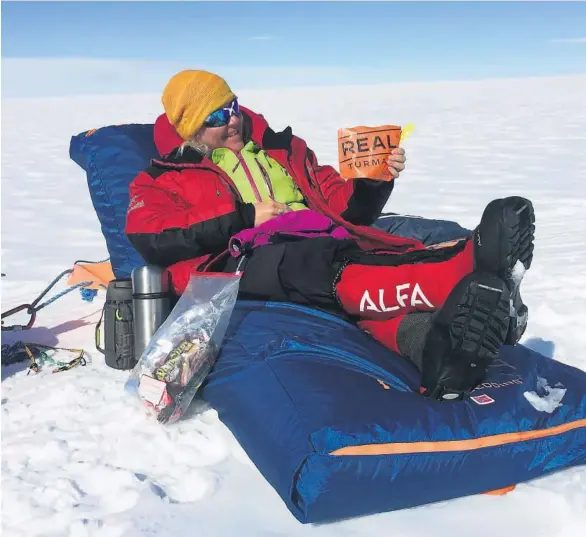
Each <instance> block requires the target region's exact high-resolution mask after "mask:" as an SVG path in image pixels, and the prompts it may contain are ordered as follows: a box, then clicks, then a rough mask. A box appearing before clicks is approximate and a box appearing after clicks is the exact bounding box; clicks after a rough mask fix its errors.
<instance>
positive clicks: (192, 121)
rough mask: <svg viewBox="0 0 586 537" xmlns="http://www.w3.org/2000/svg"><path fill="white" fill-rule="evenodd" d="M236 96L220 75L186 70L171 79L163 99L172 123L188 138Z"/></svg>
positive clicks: (182, 135)
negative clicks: (212, 114)
mask: <svg viewBox="0 0 586 537" xmlns="http://www.w3.org/2000/svg"><path fill="white" fill-rule="evenodd" d="M235 97H236V96H235V95H234V93H232V90H231V89H230V87H229V86H228V84H227V83H226V81H225V80H224V79H223V78H221V77H219V76H218V75H215V74H213V73H209V72H207V71H194V70H186V71H181V72H180V73H177V74H176V75H174V76H173V77H172V78H171V80H169V82H168V83H167V85H166V86H165V89H164V90H163V96H162V98H161V101H162V102H163V107H164V108H165V113H166V114H167V118H168V119H169V121H170V123H171V124H172V125H173V126H174V127H175V130H176V131H177V133H178V134H179V136H181V138H183V139H184V140H187V139H188V138H190V137H192V136H193V135H194V134H195V133H196V132H197V131H198V130H199V129H200V127H201V126H202V125H203V122H204V121H205V119H206V118H207V117H208V116H209V115H210V114H211V113H212V112H214V111H215V110H217V109H218V108H220V107H221V106H222V105H223V104H227V103H228V102H230V101H231V100H232V99H234V98H235Z"/></svg>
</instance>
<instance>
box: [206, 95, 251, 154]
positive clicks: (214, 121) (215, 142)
mask: <svg viewBox="0 0 586 537" xmlns="http://www.w3.org/2000/svg"><path fill="white" fill-rule="evenodd" d="M198 139H199V141H200V142H201V143H203V144H205V145H207V146H208V148H209V149H210V151H213V150H214V149H217V148H219V147H226V148H228V149H231V150H232V151H236V152H238V151H240V150H241V149H242V148H243V147H244V141H243V140H242V115H241V114H240V110H239V108H238V101H237V100H236V99H234V100H233V101H231V102H229V103H226V104H225V105H224V106H222V107H221V108H219V109H218V110H216V111H215V112H213V113H212V114H210V115H209V116H208V118H207V119H206V122H205V123H204V125H203V127H202V128H201V129H200V131H199V136H198Z"/></svg>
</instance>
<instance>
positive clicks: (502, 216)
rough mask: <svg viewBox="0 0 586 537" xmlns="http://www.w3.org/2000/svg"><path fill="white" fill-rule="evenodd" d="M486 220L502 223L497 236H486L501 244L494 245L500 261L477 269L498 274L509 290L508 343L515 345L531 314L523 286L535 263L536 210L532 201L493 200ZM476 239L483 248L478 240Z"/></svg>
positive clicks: (487, 263)
mask: <svg viewBox="0 0 586 537" xmlns="http://www.w3.org/2000/svg"><path fill="white" fill-rule="evenodd" d="M484 219H487V220H491V219H496V221H497V222H498V226H499V229H498V233H497V234H496V236H492V237H491V236H488V237H485V239H486V240H487V241H495V240H496V241H498V244H492V245H490V247H491V248H492V249H493V250H492V251H494V252H498V255H497V257H498V258H497V259H490V260H484V262H482V261H481V262H479V263H477V268H478V269H480V270H484V271H488V272H492V273H494V274H496V275H498V276H499V277H501V278H503V279H504V280H505V282H506V283H507V285H508V287H509V291H510V293H511V303H510V317H511V321H510V326H509V332H508V334H507V338H506V340H505V343H506V344H508V345H512V344H515V343H517V341H519V339H520V338H521V336H522V335H523V332H524V331H525V328H526V326H527V317H528V313H529V311H528V309H527V306H526V305H525V304H524V303H523V301H522V300H521V295H520V287H521V282H522V280H523V276H524V275H525V272H526V271H527V270H529V268H530V267H531V263H532V261H533V250H534V239H535V210H534V208H533V204H532V203H531V202H530V201H529V200H527V199H525V198H521V197H517V196H514V197H510V198H506V199H502V200H494V201H492V202H491V203H490V204H489V205H488V206H487V208H486V210H485V212H484V215H483V220H484ZM493 221H494V220H493ZM475 239H476V240H477V245H479V239H478V237H476V238H475Z"/></svg>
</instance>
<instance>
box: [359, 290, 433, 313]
mask: <svg viewBox="0 0 586 537" xmlns="http://www.w3.org/2000/svg"><path fill="white" fill-rule="evenodd" d="M410 288H411V284H410V283H402V284H400V285H397V286H396V287H395V292H396V297H395V304H394V305H391V306H387V305H386V303H385V290H384V289H379V290H378V304H375V302H374V301H373V300H372V298H371V297H370V293H369V292H368V290H366V291H364V294H363V295H362V299H361V300H360V311H377V312H379V313H382V312H385V311H397V310H398V309H399V308H405V307H407V305H411V306H423V305H425V306H428V307H430V308H434V307H435V306H434V305H433V304H432V303H431V302H430V301H429V300H428V299H427V297H426V296H425V295H424V294H423V291H422V290H421V287H420V286H419V284H418V283H416V284H415V285H414V286H413V289H410ZM403 291H407V292H405V293H404V292H403Z"/></svg>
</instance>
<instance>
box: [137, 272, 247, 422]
mask: <svg viewBox="0 0 586 537" xmlns="http://www.w3.org/2000/svg"><path fill="white" fill-rule="evenodd" d="M240 277H241V275H240V274H217V273H214V274H212V273H210V274H203V273H198V274H194V275H193V276H192V277H191V280H190V281H189V285H188V286H187V288H186V290H185V292H184V293H183V294H182V295H181V297H180V298H179V300H178V302H177V304H176V305H175V307H174V308H173V310H172V311H171V313H170V314H169V317H168V318H167V319H166V320H165V322H164V323H163V324H162V325H161V326H160V327H159V329H158V330H157V331H156V332H155V334H154V336H153V337H152V338H151V341H150V342H149V344H148V345H147V347H146V348H145V350H144V352H143V353H142V355H141V357H140V358H139V360H138V362H137V364H136V366H135V367H134V369H133V370H132V372H131V374H130V378H129V379H128V381H127V382H126V389H127V390H129V391H131V392H134V393H136V394H137V395H138V397H139V398H140V400H141V401H142V402H143V403H144V405H145V406H146V408H147V409H148V411H149V412H151V413H153V414H155V415H156V417H157V420H158V421H159V422H160V423H173V422H175V421H177V420H178V419H179V418H180V417H181V416H182V415H183V414H184V413H185V411H186V410H187V407H188V406H189V405H190V404H191V401H192V400H193V397H194V396H195V394H196V392H197V390H198V389H199V387H200V386H201V385H202V383H203V381H204V380H205V378H206V376H207V374H208V372H209V371H210V369H211V368H212V366H213V365H214V363H215V361H216V359H217V357H218V354H219V351H220V347H221V345H222V341H223V339H224V336H225V334H226V329H227V327H228V322H229V321H230V316H231V315H232V311H233V309H234V304H235V302H236V298H237V296H238V288H239V284H240Z"/></svg>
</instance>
